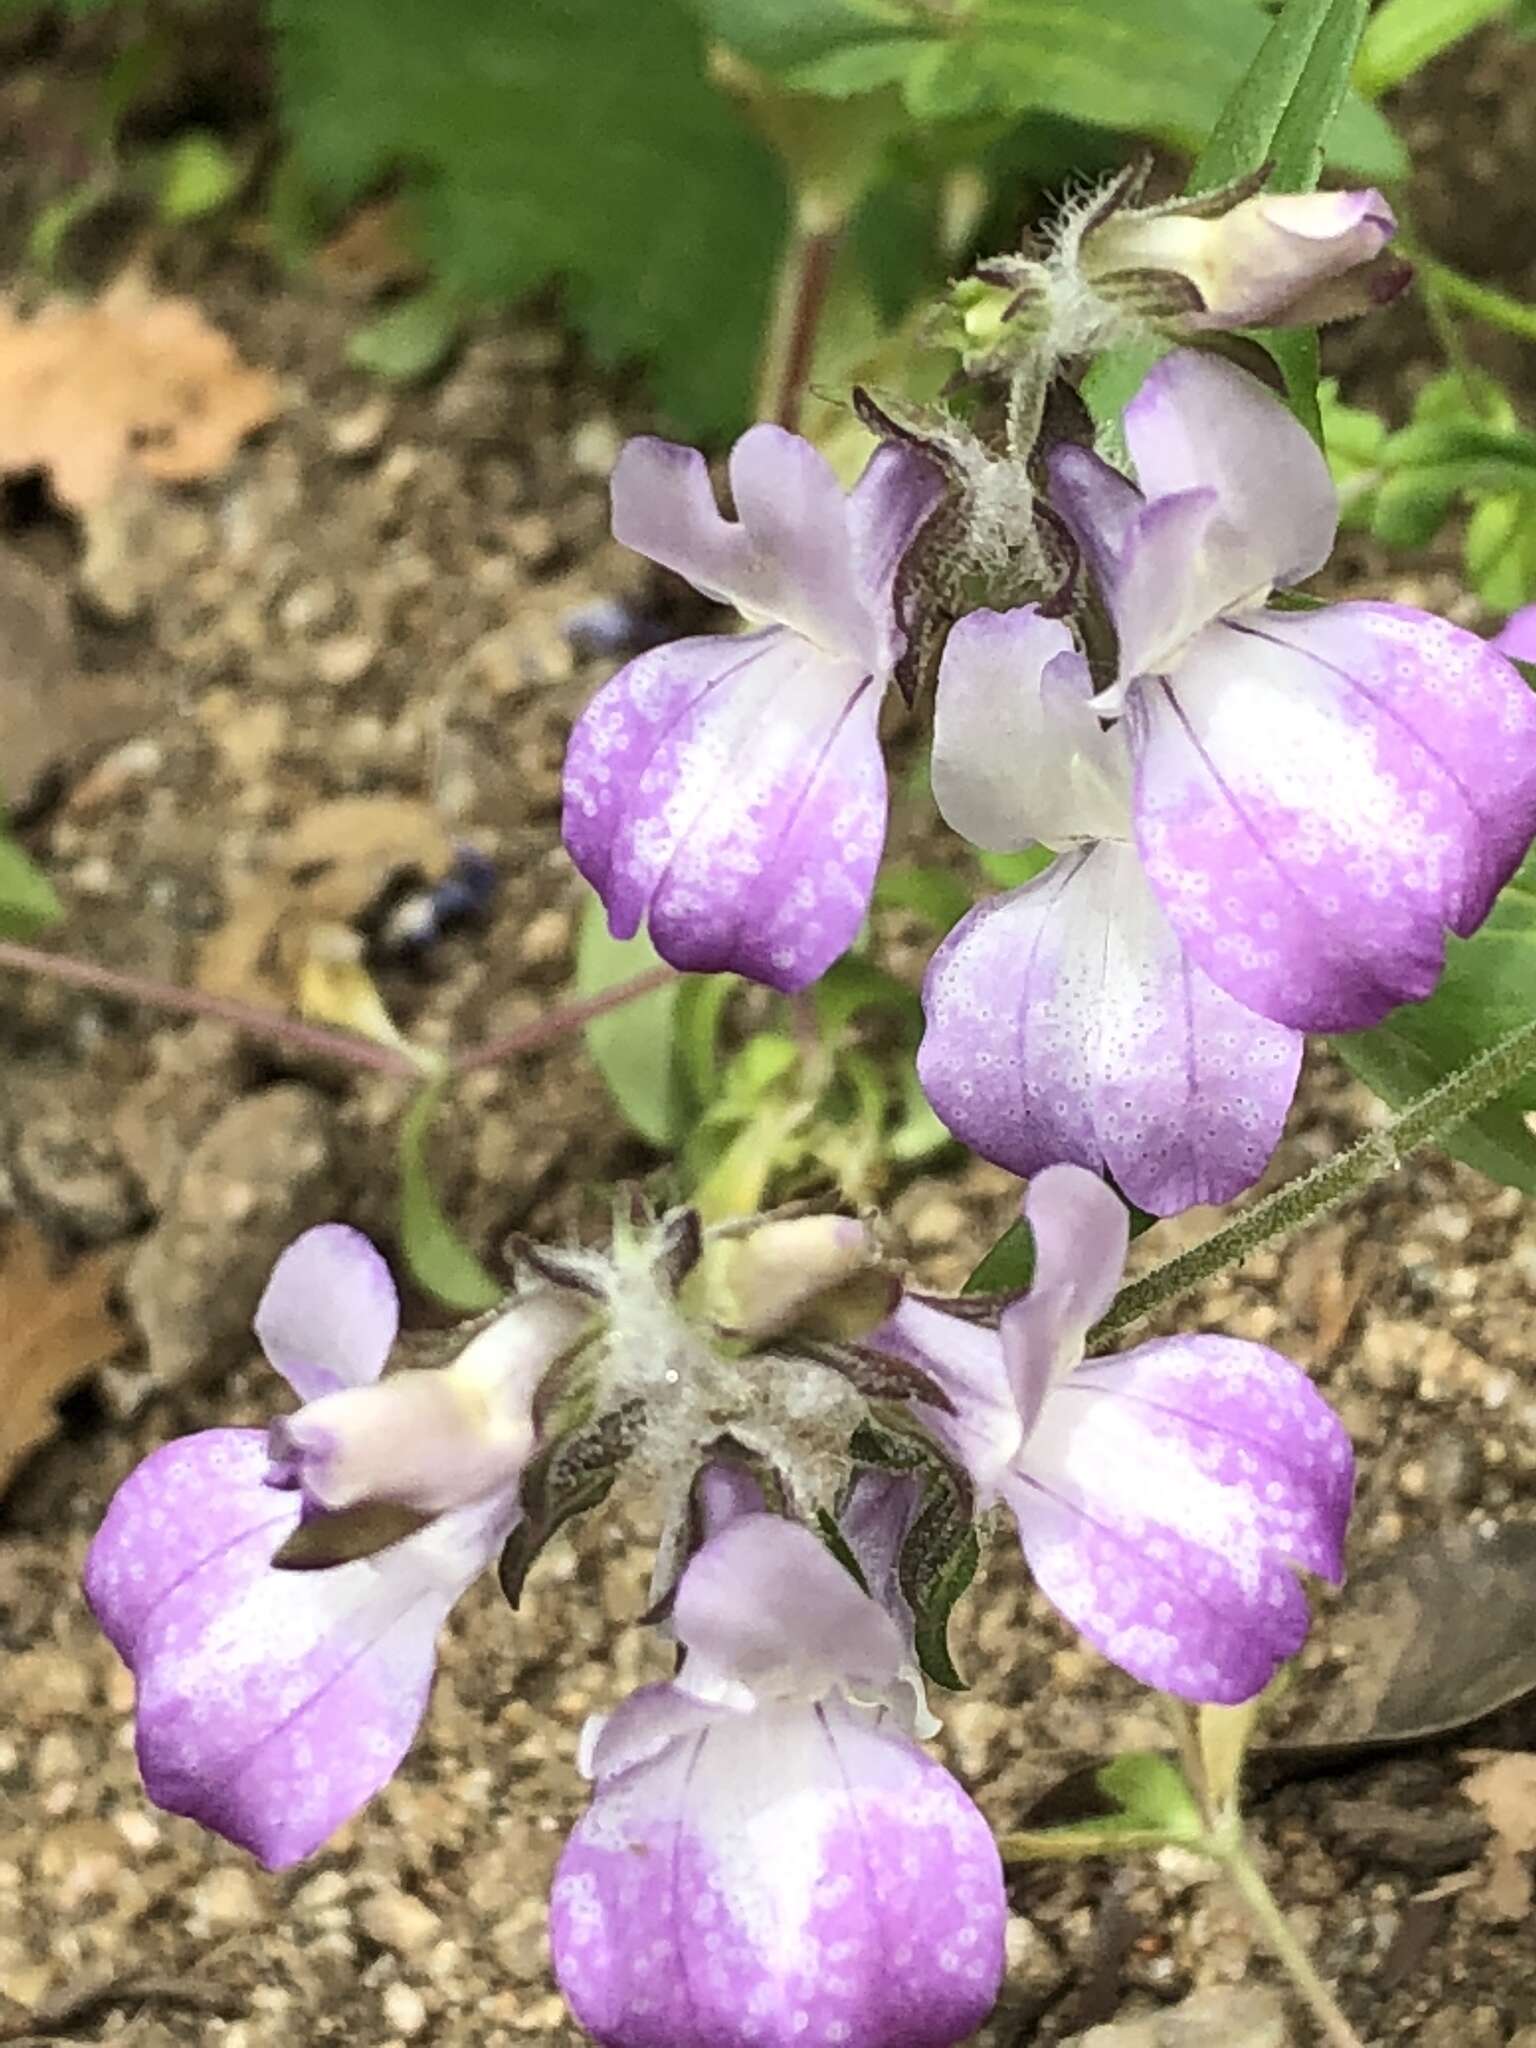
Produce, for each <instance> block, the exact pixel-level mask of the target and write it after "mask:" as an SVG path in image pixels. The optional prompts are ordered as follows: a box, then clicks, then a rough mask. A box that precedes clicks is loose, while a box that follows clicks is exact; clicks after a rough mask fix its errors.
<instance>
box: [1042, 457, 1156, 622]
mask: <svg viewBox="0 0 1536 2048" xmlns="http://www.w3.org/2000/svg"><path fill="white" fill-rule="evenodd" d="M1047 467H1048V469H1049V472H1050V478H1051V502H1052V504H1053V505H1054V506H1055V507H1056V509H1057V511H1058V512H1059V513H1060V514H1061V516H1062V517H1063V518H1064V519H1065V520H1066V522H1067V524H1068V526H1069V527H1071V529H1072V532H1073V535H1074V537H1075V538H1076V540H1077V543H1078V545H1079V547H1081V549H1082V550H1083V553H1084V554H1085V555H1086V557H1087V559H1088V566H1089V568H1090V569H1092V571H1093V573H1094V575H1095V576H1096V577H1097V578H1098V580H1099V582H1100V583H1101V584H1102V585H1103V586H1104V588H1105V590H1106V591H1108V590H1109V588H1110V587H1111V586H1112V584H1113V583H1114V580H1115V577H1116V575H1117V573H1118V571H1119V567H1120V562H1121V559H1122V557H1123V555H1124V552H1125V546H1126V542H1127V541H1128V539H1129V538H1130V535H1131V532H1132V530H1133V529H1134V527H1135V525H1136V521H1137V518H1138V516H1139V514H1140V512H1141V508H1142V506H1143V504H1144V503H1145V502H1146V501H1145V499H1144V498H1143V497H1142V495H1141V493H1140V491H1138V490H1137V488H1136V486H1135V485H1134V484H1133V483H1132V482H1131V481H1130V479H1129V478H1128V477H1124V476H1122V475H1121V474H1120V472H1119V470H1118V469H1114V468H1112V467H1111V466H1110V464H1109V463H1107V462H1106V461H1105V460H1104V458H1103V456H1102V455H1095V454H1094V452H1093V450H1092V449H1091V448H1079V447H1077V446H1075V445H1074V444H1073V443H1072V442H1070V441H1065V442H1063V443H1062V444H1061V446H1060V447H1058V448H1053V449H1052V450H1051V452H1050V455H1049V457H1048V458H1047Z"/></svg>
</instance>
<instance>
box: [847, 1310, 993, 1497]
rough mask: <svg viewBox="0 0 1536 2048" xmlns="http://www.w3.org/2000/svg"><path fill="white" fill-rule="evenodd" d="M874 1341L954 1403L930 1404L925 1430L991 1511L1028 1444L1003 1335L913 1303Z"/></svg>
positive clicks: (888, 1322)
mask: <svg viewBox="0 0 1536 2048" xmlns="http://www.w3.org/2000/svg"><path fill="white" fill-rule="evenodd" d="M869 1341H870V1343H871V1344H873V1345H875V1346H876V1347H877V1348H878V1349H879V1350H881V1351H890V1352H893V1353H894V1354H895V1356H896V1357H898V1358H905V1359H907V1360H908V1361H909V1362H910V1363H911V1364H913V1365H915V1366H917V1367H919V1368H920V1369H921V1370H922V1371H923V1372H925V1373H927V1374H928V1376H929V1377H930V1378H931V1379H933V1380H935V1381H937V1383H938V1385H939V1386H941V1387H942V1388H943V1390H944V1392H945V1393H946V1394H947V1395H948V1396H949V1400H950V1404H951V1406H950V1411H949V1412H948V1413H946V1412H945V1411H944V1410H942V1409H939V1408H935V1407H932V1406H930V1405H928V1404H926V1403H925V1404H923V1408H922V1416H923V1423H924V1426H925V1427H926V1428H927V1430H928V1432H929V1434H930V1435H931V1436H934V1437H936V1438H937V1439H938V1441H939V1442H940V1443H941V1444H943V1446H944V1447H945V1449H946V1450H947V1451H948V1452H949V1453H950V1455H951V1456H952V1457H953V1458H954V1459H955V1461H956V1463H957V1464H959V1465H961V1466H962V1467H963V1468H964V1469H965V1471H966V1472H967V1473H968V1474H969V1475H970V1478H971V1483H972V1484H973V1485H974V1487H975V1489H976V1497H977V1502H978V1504H979V1505H980V1506H981V1507H983V1508H987V1507H990V1506H991V1505H992V1503H993V1501H994V1500H995V1499H996V1498H997V1488H998V1481H999V1479H1000V1477H1001V1475H1002V1474H1003V1473H1004V1472H1005V1470H1006V1469H1007V1466H1008V1463H1009V1461H1010V1459H1012V1457H1013V1456H1014V1454H1015V1453H1016V1451H1017V1450H1018V1448H1019V1445H1020V1443H1021V1442H1022V1441H1023V1436H1024V1429H1023V1424H1022V1422H1021V1419H1020V1416H1019V1411H1018V1407H1017V1404H1016V1401H1015V1397H1014V1389H1013V1387H1012V1386H1011V1385H1010V1383H1009V1378H1008V1370H1007V1367H1006V1365H1005V1364H1004V1361H1003V1345H1002V1339H1001V1338H1000V1337H999V1335H998V1333H997V1331H996V1330H995V1329H992V1328H990V1327H989V1326H988V1325H987V1324H986V1323H980V1322H972V1321H971V1320H970V1318H969V1317H967V1316H957V1315H952V1314H951V1313H949V1311H947V1310H946V1309H944V1308H943V1307H941V1306H940V1305H939V1304H937V1303H935V1302H928V1301H918V1300H914V1299H913V1298H912V1296H910V1295H908V1296H906V1297H905V1298H904V1299H903V1300H902V1301H901V1302H900V1303H898V1305H897V1307H896V1309H895V1310H894V1311H893V1313H892V1314H891V1315H889V1316H888V1317H887V1318H886V1320H885V1321H884V1322H883V1323H882V1324H881V1325H880V1327H879V1329H878V1330H876V1331H875V1332H874V1333H873V1334H872V1336H871V1337H870V1340H869Z"/></svg>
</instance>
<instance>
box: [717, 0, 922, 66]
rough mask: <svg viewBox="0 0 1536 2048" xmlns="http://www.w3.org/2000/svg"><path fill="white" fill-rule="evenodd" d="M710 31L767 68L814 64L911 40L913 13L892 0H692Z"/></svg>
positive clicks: (748, 58) (738, 53)
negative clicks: (869, 46)
mask: <svg viewBox="0 0 1536 2048" xmlns="http://www.w3.org/2000/svg"><path fill="white" fill-rule="evenodd" d="M693 6H694V12H695V13H696V14H697V15H698V17H699V19H700V21H701V22H702V23H703V24H704V27H705V28H706V29H707V30H708V31H709V33H710V35H712V36H714V37H716V38H718V40H719V41H720V42H722V43H727V44H729V45H730V47H731V49H733V50H734V51H735V52H736V53H737V55H738V56H741V57H745V58H746V59H747V61H748V63H749V64H757V65H759V66H761V67H762V69H763V70H765V71H784V70H788V69H789V68H791V67H792V66H794V65H796V64H809V63H813V62H815V61H816V60H817V59H818V58H821V57H825V56H828V55H830V54H831V53H832V52H834V51H837V50H842V49H845V48H847V47H848V46H849V45H851V44H853V45H856V44H862V43H870V42H873V43H879V42H881V41H883V40H885V39H886V38H887V37H890V38H893V39H895V40H898V41H906V42H910V41H911V40H912V38H913V29H912V14H911V11H910V10H909V9H907V8H904V7H901V6H899V5H894V4H888V0H693Z"/></svg>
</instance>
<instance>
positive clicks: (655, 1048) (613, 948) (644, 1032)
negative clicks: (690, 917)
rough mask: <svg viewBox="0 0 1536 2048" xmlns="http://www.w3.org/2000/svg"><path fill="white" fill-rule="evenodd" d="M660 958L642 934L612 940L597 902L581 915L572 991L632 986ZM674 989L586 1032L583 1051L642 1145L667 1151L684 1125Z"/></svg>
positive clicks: (599, 1020) (655, 993) (657, 992)
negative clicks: (630, 937)
mask: <svg viewBox="0 0 1536 2048" xmlns="http://www.w3.org/2000/svg"><path fill="white" fill-rule="evenodd" d="M658 961H659V955H658V954H657V952H656V949H655V947H654V946H652V944H651V942H650V940H649V939H648V938H647V937H646V936H645V934H644V933H643V932H640V933H637V934H636V936H635V937H634V938H632V939H616V938H614V937H612V935H611V934H610V933H609V930H608V920H607V916H606V914H605V913H604V910H603V906H602V904H601V903H600V902H599V901H598V899H597V897H596V896H589V897H588V898H587V901H586V905H585V907H584V909H583V911H582V919H581V937H580V941H579V944H578V947H577V953H576V989H577V993H578V994H580V995H584V996H594V995H598V994H600V993H601V991H602V990H603V989H607V988H614V987H616V986H617V985H618V984H619V983H620V982H622V981H632V980H633V979H634V977H635V976H636V975H637V974H644V972H645V971H646V969H647V968H648V967H655V966H656V965H657V964H658ZM677 1004H678V985H677V983H676V982H665V983H663V985H662V986H661V987H660V988H658V989H653V990H652V991H651V993H650V994H649V995H648V996H641V997H640V999H639V1001H638V1002H633V1003H626V1004H625V1005H624V1007H623V1008H622V1009H620V1010H614V1011H611V1012H610V1013H609V1015H608V1016H606V1017H594V1018H593V1020H592V1022H591V1023H590V1024H589V1025H588V1026H587V1030H586V1039H587V1050H588V1051H589V1052H590V1053H591V1055H592V1058H593V1061H594V1062H595V1064H596V1066H597V1070H598V1072H599V1073H600V1074H601V1075H602V1077H603V1079H604V1080H605V1081H606V1082H607V1084H608V1090H609V1093H610V1094H611V1095H612V1097H613V1099H614V1101H615V1102H616V1103H617V1104H618V1106H619V1108H620V1109H621V1110H622V1111H623V1112H624V1115H625V1116H626V1117H627V1118H628V1119H629V1121H630V1123H631V1124H633V1125H634V1127H635V1129H636V1130H637V1131H638V1132H639V1133H640V1135H641V1137H642V1138H645V1139H647V1140H648V1141H649V1142H650V1143H651V1144H652V1145H655V1146H656V1147H657V1148H658V1149H659V1150H662V1151H666V1150H667V1149H669V1148H670V1147H671V1146H672V1145H674V1144H675V1143H676V1142H677V1139H678V1137H679V1136H680V1135H681V1131H682V1124H683V1103H682V1091H681V1089H680V1087H679V1085H678V1073H677V1059H676V1050H677Z"/></svg>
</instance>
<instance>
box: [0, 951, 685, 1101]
mask: <svg viewBox="0 0 1536 2048" xmlns="http://www.w3.org/2000/svg"><path fill="white" fill-rule="evenodd" d="M4 967H10V968H14V969H15V971H16V972H17V973H18V974H34V975H38V976H40V977H41V978H42V979H44V980H47V981H57V982H62V983H64V984H65V985H66V986H67V987H69V988H80V989H87V990H89V991H90V992H91V993H92V994H95V995H103V996H116V997H118V998H120V999H121V1000H122V1001H124V1002H130V1003H139V1004H141V1005H142V1006H143V1007H144V1008H145V1009H149V1010H167V1011H169V1012H170V1013H171V1014H172V1015H174V1016H181V1017H208V1018H211V1019H213V1020H214V1021H215V1022H216V1023H220V1024H228V1025H229V1026H231V1028H232V1029H234V1030H236V1031H238V1032H240V1033H241V1035H242V1036H244V1037H246V1038H256V1039H264V1040H265V1041H266V1042H267V1044H269V1045H281V1046H286V1047H288V1048H289V1049H290V1050H291V1051H294V1052H313V1053H320V1054H322V1055H323V1056H324V1057H326V1058H327V1059H334V1060H340V1061H342V1062H343V1064H344V1065H346V1066H350V1067H367V1068H370V1069H372V1071H373V1072H375V1073H379V1074H394V1075H397V1076H398V1077H399V1078H400V1079H401V1080H410V1081H416V1080H420V1079H421V1078H422V1075H423V1073H424V1072H425V1071H426V1059H425V1056H418V1055H415V1054H413V1053H411V1052H408V1051H404V1050H402V1049H401V1048H400V1047H399V1046H394V1045H382V1044H380V1043H378V1042H377V1041H376V1040H374V1039H371V1038H363V1037H360V1036H359V1035H358V1033H356V1032H355V1031H333V1030H331V1029H330V1028H329V1027H328V1026H326V1025H323V1024H307V1023H305V1022H304V1021H303V1019H302V1018H299V1017H289V1016H286V1015H285V1014H284V1013H283V1012H282V1011H281V1010H268V1009H263V1008H262V1007H261V1005H260V1004H259V1003H244V1002H241V1001H240V1000H239V998H238V997H236V996H216V995H210V994H209V993H208V992H207V991H206V990H205V989H198V988H182V987H180V986H179V985H178V984H177V983H176V982H172V981H155V980H152V979H150V978H149V977H147V976H145V975H139V974H121V973H119V972H118V970H117V969H116V968H114V967H101V966H98V965H97V964H96V962H95V961H93V960H77V959H76V958H75V957H74V956H73V955H72V954H69V953H51V952H48V951H46V950H45V949H44V948H43V947H41V946H22V945H17V944H15V943H13V942H12V941H10V940H0V968H4ZM673 972H674V970H673V969H672V968H670V967H651V968H647V970H646V972H645V973H644V974H637V975H636V976H635V977H634V978H633V980H631V981H621V982H618V983H616V984H615V985H614V987H612V988H605V989H602V990H600V991H599V992H598V993H597V994H596V995H591V996H584V997H582V998H581V1000H580V1001H578V1002H574V1003H560V1004H557V1005H556V1007H555V1008H554V1009H551V1010H546V1011H545V1012H544V1013H543V1015H542V1016H539V1017H533V1018H530V1019H529V1021H528V1022H527V1023H526V1024H521V1025H519V1026H518V1028H517V1029H516V1030H515V1031H508V1032H506V1033H504V1034H503V1035H502V1036H501V1037H499V1038H488V1039H486V1040H485V1041H484V1043H483V1044H480V1045H471V1046H466V1047H465V1049H464V1050H463V1051H462V1052H459V1053H456V1054H454V1055H453V1057H452V1058H451V1059H450V1060H449V1062H448V1065H449V1068H450V1070H451V1071H452V1072H453V1073H456V1074H470V1073H473V1072H475V1070H476V1069H477V1068H479V1067H491V1066H495V1065H497V1064H498V1063H499V1062H500V1061H502V1060H506V1059H513V1058H515V1057H517V1055H518V1054H520V1053H529V1052H536V1051H538V1050H539V1048H540V1047H542V1046H545V1045H549V1044H552V1043H553V1042H554V1041H555V1040H556V1039H558V1038H563V1037H564V1036H565V1035H566V1033H567V1032H570V1031H579V1030H580V1029H581V1027H582V1025H583V1024H587V1023H590V1021H591V1020H592V1019H593V1018H594V1017H601V1016H603V1015H604V1014H605V1013H606V1012H607V1011H609V1010H617V1009H619V1008H620V1007H621V1006H622V1005H623V1004H625V1003H632V1002H635V1001H636V1000H637V999H638V998H639V997H641V996H645V995H649V994H650V993H651V991H652V989H656V988H660V987H661V986H662V984H663V983H664V982H667V981H670V980H671V979H672V978H673Z"/></svg>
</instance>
